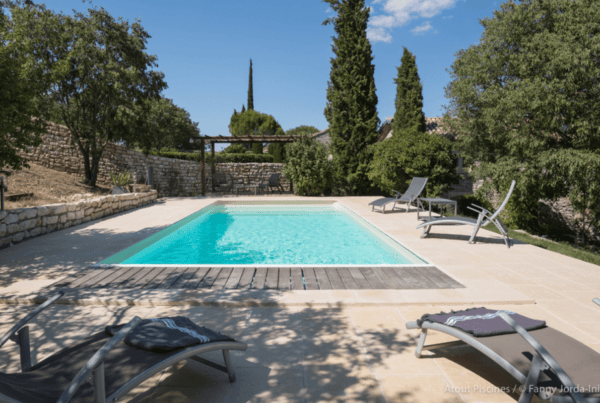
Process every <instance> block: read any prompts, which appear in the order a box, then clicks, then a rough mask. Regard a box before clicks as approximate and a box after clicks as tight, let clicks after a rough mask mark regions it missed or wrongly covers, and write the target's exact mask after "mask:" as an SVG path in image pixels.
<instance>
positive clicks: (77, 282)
mask: <svg viewBox="0 0 600 403" xmlns="http://www.w3.org/2000/svg"><path fill="white" fill-rule="evenodd" d="M105 270H106V269H94V270H92V271H90V272H87V273H86V274H84V275H83V276H82V277H80V278H78V279H77V280H75V281H73V282H72V283H71V284H69V287H70V288H75V287H79V286H80V285H81V284H83V283H85V282H87V281H89V280H91V279H92V278H94V277H96V276H98V275H100V274H102V273H104V271H105Z"/></svg>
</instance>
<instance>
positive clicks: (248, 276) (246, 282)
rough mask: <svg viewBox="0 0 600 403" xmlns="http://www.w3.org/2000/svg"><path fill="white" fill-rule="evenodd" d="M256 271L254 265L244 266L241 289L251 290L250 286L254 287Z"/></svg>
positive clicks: (239, 285) (239, 287) (240, 283)
mask: <svg viewBox="0 0 600 403" xmlns="http://www.w3.org/2000/svg"><path fill="white" fill-rule="evenodd" d="M255 271H256V269H255V268H254V267H244V273H243V274H242V277H241V278H240V282H239V284H238V289H239V290H249V289H250V287H252V279H254V272H255Z"/></svg>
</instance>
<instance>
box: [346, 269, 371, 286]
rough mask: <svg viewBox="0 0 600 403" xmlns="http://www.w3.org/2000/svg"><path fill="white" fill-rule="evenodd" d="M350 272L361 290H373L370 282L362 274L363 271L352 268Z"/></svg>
mask: <svg viewBox="0 0 600 403" xmlns="http://www.w3.org/2000/svg"><path fill="white" fill-rule="evenodd" d="M348 272H349V273H350V275H351V276H352V278H353V279H354V281H355V282H356V285H357V286H358V289H359V290H370V289H372V287H371V285H370V284H369V282H368V281H367V279H366V278H365V276H364V275H363V274H362V271H361V270H360V268H359V267H350V268H349V269H348Z"/></svg>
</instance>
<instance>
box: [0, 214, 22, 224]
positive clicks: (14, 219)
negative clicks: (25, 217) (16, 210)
mask: <svg viewBox="0 0 600 403" xmlns="http://www.w3.org/2000/svg"><path fill="white" fill-rule="evenodd" d="M18 221H19V216H18V215H17V214H10V215H9V216H8V217H6V218H5V219H4V224H6V225H9V224H14V223H16V222H18Z"/></svg>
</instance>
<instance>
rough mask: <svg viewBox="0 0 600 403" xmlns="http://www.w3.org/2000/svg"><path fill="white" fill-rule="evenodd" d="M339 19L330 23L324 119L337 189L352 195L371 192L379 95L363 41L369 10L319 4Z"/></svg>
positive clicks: (357, 1)
mask: <svg viewBox="0 0 600 403" xmlns="http://www.w3.org/2000/svg"><path fill="white" fill-rule="evenodd" d="M323 1H324V2H326V3H328V4H329V5H330V7H331V9H332V10H333V11H334V12H336V13H337V16H335V17H331V18H328V19H327V20H325V22H324V23H323V24H324V25H326V24H329V23H332V24H333V27H334V30H335V33H336V34H337V36H335V37H333V45H332V50H333V53H334V55H335V57H333V58H331V72H330V76H329V82H328V86H327V106H326V107H325V111H324V113H325V117H326V119H327V121H328V122H329V135H330V138H331V151H332V154H333V158H334V161H335V166H336V173H335V175H336V179H337V181H338V183H340V184H341V186H342V187H343V188H344V190H345V191H348V192H349V193H352V194H357V195H360V194H366V193H367V192H368V191H369V190H370V189H371V182H370V180H369V178H368V176H367V172H368V164H369V162H370V161H371V154H370V153H369V151H368V146H369V145H370V144H373V143H375V142H376V141H377V126H378V125H379V119H378V117H377V95H376V93H375V79H374V72H375V66H374V65H373V64H372V61H373V56H372V51H371V44H370V42H369V40H368V39H367V23H368V20H369V10H370V9H369V7H366V6H365V1H364V0H323Z"/></svg>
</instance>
